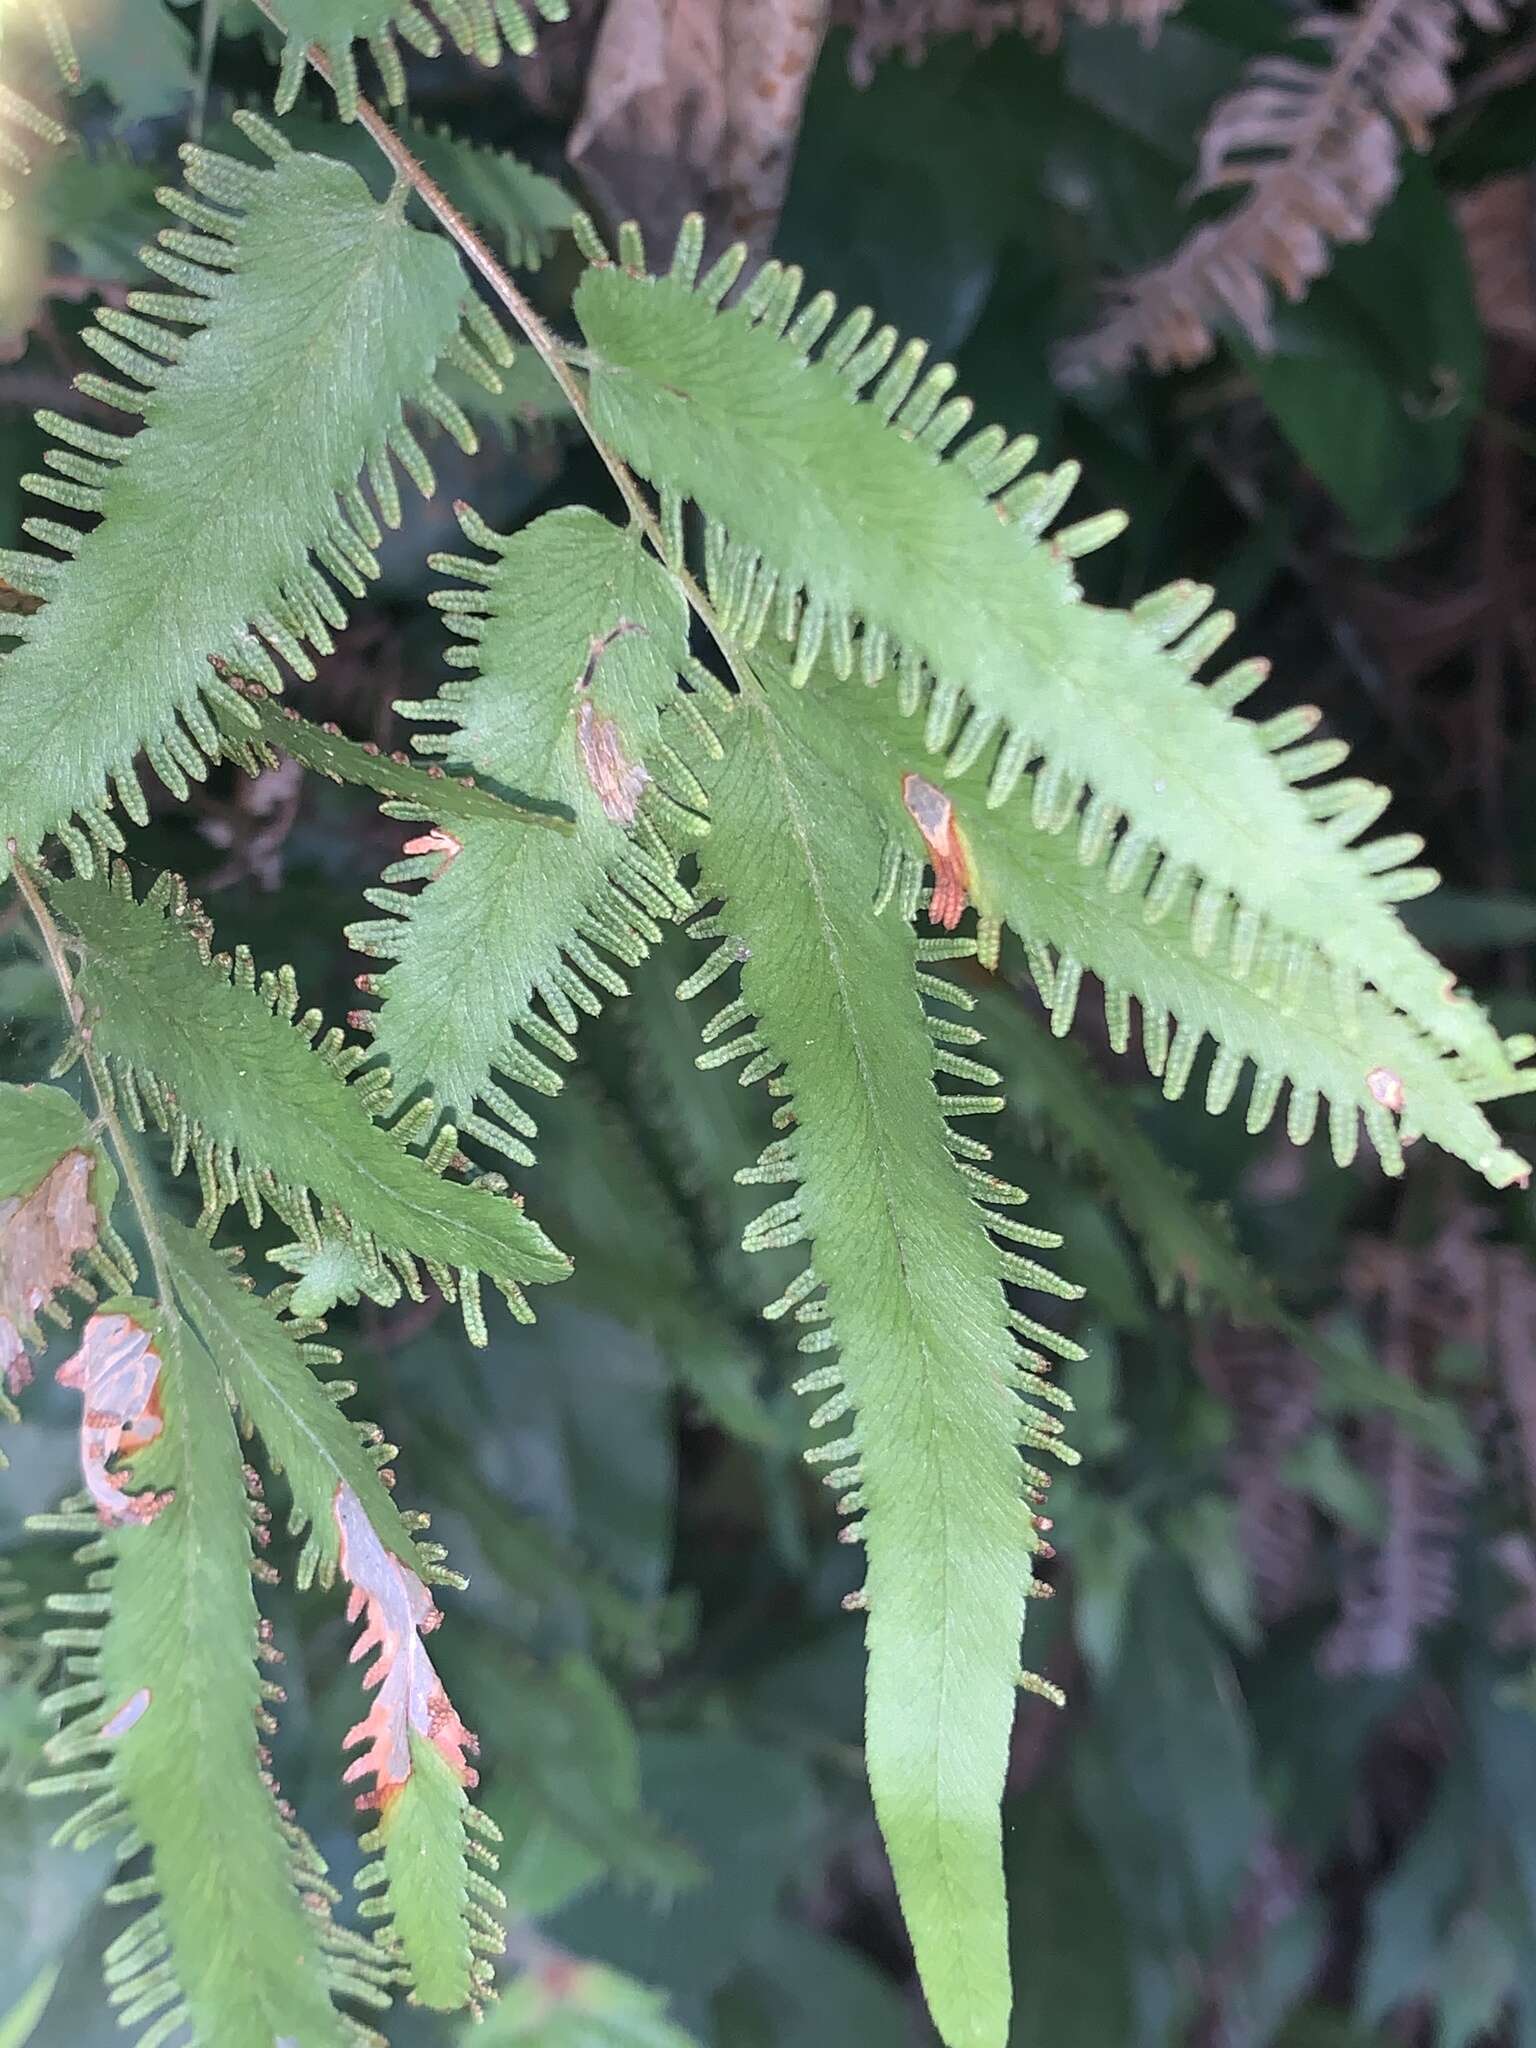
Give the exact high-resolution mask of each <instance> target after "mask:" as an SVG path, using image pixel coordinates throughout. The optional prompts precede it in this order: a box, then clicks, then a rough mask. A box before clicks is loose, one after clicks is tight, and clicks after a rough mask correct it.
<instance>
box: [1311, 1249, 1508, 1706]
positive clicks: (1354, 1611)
mask: <svg viewBox="0 0 1536 2048" xmlns="http://www.w3.org/2000/svg"><path fill="white" fill-rule="evenodd" d="M1484 1220H1485V1219H1484V1218H1483V1217H1482V1216H1481V1215H1480V1214H1479V1213H1478V1212H1477V1211H1475V1210H1471V1209H1468V1210H1463V1211H1461V1212H1459V1213H1458V1214H1457V1215H1456V1216H1454V1217H1453V1218H1452V1219H1451V1221H1450V1222H1449V1223H1448V1224H1447V1226H1446V1228H1445V1229H1444V1230H1443V1231H1442V1232H1441V1233H1440V1235H1439V1236H1438V1237H1437V1238H1436V1239H1435V1240H1434V1242H1433V1243H1431V1244H1429V1245H1427V1246H1424V1247H1422V1248H1412V1249H1410V1248H1409V1247H1406V1246H1403V1245H1398V1244H1392V1243H1387V1242H1384V1241H1381V1240H1377V1239H1371V1238H1362V1239H1360V1240H1359V1241H1358V1242H1357V1244H1356V1245H1355V1247H1354V1250H1353V1252H1352V1253H1351V1256H1350V1259H1349V1262H1348V1265H1347V1267H1346V1271H1345V1288H1346V1291H1347V1292H1348V1293H1349V1295H1350V1296H1351V1297H1352V1298H1353V1300H1354V1301H1355V1302H1356V1304H1357V1305H1358V1307H1359V1309H1360V1311H1361V1313H1362V1315H1363V1317H1364V1319H1365V1322H1366V1325H1367V1327H1368V1328H1369V1329H1370V1330H1371V1331H1372V1333H1373V1335H1374V1338H1375V1342H1376V1347H1377V1351H1378V1355H1379V1357H1380V1360H1381V1364H1382V1366H1383V1367H1384V1369H1385V1370H1386V1371H1387V1372H1388V1373H1390V1374H1391V1375H1392V1376H1393V1377H1394V1378H1396V1379H1400V1380H1402V1381H1403V1382H1404V1383H1405V1384H1406V1385H1410V1386H1415V1387H1419V1388H1421V1389H1423V1388H1424V1387H1425V1386H1426V1385H1427V1384H1428V1383H1430V1382H1431V1381H1432V1377H1433V1373H1434V1369H1435V1364H1436V1361H1437V1359H1438V1357H1439V1355H1440V1353H1441V1352H1442V1351H1443V1349H1444V1348H1445V1347H1446V1346H1447V1345H1450V1344H1455V1345H1458V1346H1464V1347H1466V1348H1467V1349H1468V1350H1469V1351H1471V1352H1473V1353H1475V1354H1476V1355H1478V1356H1480V1357H1482V1358H1484V1359H1486V1358H1487V1357H1488V1355H1489V1350H1490V1343H1491V1336H1492V1331H1491V1326H1490V1306H1491V1302H1490V1289H1489V1280H1490V1271H1491V1257H1492V1256H1493V1255H1491V1254H1490V1250H1489V1248H1488V1247H1487V1246H1486V1245H1484V1244H1483V1243H1482V1242H1481V1236H1482V1230H1483V1227H1484ZM1356 1455H1357V1461H1358V1464H1359V1467H1360V1469H1361V1470H1362V1471H1363V1472H1365V1474H1366V1475H1367V1476H1368V1477H1369V1478H1370V1479H1371V1480H1373V1481H1374V1483H1375V1484H1376V1486H1377V1487H1378V1489H1379V1490H1380V1493H1381V1497H1382V1503H1383V1506H1384V1508H1385V1511H1386V1524H1385V1527H1384V1529H1383V1532H1382V1534H1381V1536H1380V1538H1379V1540H1374V1541H1372V1540H1367V1539H1364V1538H1360V1537H1355V1538H1351V1539H1349V1540H1348V1541H1346V1543H1345V1546H1344V1554H1343V1557H1342V1560H1341V1568H1340V1574H1339V1619H1338V1621H1337V1623H1336V1624H1335V1626H1334V1627H1333V1629H1332V1630H1331V1631H1330V1632H1329V1634H1328V1636H1327V1638H1326V1639H1325V1640H1324V1642H1323V1644H1322V1647H1321V1662H1322V1665H1323V1668H1324V1669H1325V1670H1326V1671H1327V1672H1329V1673H1330V1675H1332V1676H1334V1677H1342V1676H1358V1675H1361V1674H1370V1675H1372V1676H1375V1677H1382V1676H1387V1675H1390V1674H1392V1673H1395V1672H1400V1671H1406V1670H1407V1669H1408V1667H1409V1665H1410V1664H1411V1663H1412V1661H1413V1658H1414V1655H1415V1652H1416V1650H1417V1647H1418V1644H1419V1640H1420V1638H1421V1637H1422V1636H1423V1635H1425V1634H1426V1633H1427V1632H1428V1631H1429V1630H1430V1629H1432V1628H1434V1627H1436V1626H1437V1625H1438V1624H1439V1623H1440V1622H1442V1621H1444V1620H1445V1619H1446V1617H1447V1616H1448V1615H1449V1614H1450V1613H1451V1612H1452V1610H1453V1608H1454V1607H1455V1604H1456V1593H1457V1553H1458V1550H1459V1548H1460V1544H1461V1540H1462V1534H1463V1530H1464V1527H1465V1519H1466V1507H1465V1494H1466V1481H1465V1479H1464V1478H1462V1477H1460V1476H1458V1475H1457V1474H1456V1473H1455V1472H1453V1471H1452V1470H1451V1468H1450V1466H1449V1465H1448V1464H1447V1463H1445V1461H1444V1460H1442V1459H1440V1458H1438V1457H1436V1456H1435V1455H1434V1453H1433V1452H1432V1451H1431V1450H1429V1449H1428V1448H1426V1446H1425V1445H1424V1444H1423V1443H1422V1442H1421V1441H1419V1440H1417V1439H1416V1438H1415V1437H1413V1436H1412V1435H1410V1434H1409V1432H1408V1431H1407V1430H1406V1429H1405V1428H1404V1427H1403V1424H1402V1423H1401V1421H1400V1420H1399V1419H1398V1418H1397V1417H1396V1416H1394V1415H1393V1414H1391V1413H1390V1412H1389V1411H1379V1412H1377V1413H1375V1414H1372V1415H1370V1416H1368V1417H1367V1418H1366V1419H1365V1421H1364V1422H1363V1423H1362V1424H1361V1428H1360V1435H1359V1440H1358V1442H1357V1444H1356Z"/></svg>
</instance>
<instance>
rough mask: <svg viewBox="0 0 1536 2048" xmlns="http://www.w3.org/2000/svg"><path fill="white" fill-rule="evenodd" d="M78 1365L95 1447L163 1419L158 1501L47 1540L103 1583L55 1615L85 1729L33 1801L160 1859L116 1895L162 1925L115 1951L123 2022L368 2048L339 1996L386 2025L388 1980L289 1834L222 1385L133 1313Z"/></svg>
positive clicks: (55, 1703)
mask: <svg viewBox="0 0 1536 2048" xmlns="http://www.w3.org/2000/svg"><path fill="white" fill-rule="evenodd" d="M80 1361H83V1367H82V1370H83V1372H84V1375H85V1377H84V1381H83V1390H84V1391H85V1392H86V1394H87V1397H88V1405H91V1404H94V1407H95V1419H94V1425H91V1424H88V1425H87V1432H88V1431H89V1428H90V1427H91V1426H94V1427H96V1428H97V1429H99V1428H100V1427H101V1419H102V1417H103V1416H107V1417H111V1418H113V1419H120V1420H121V1421H122V1422H123V1423H125V1424H141V1423H143V1419H144V1418H145V1417H147V1416H150V1415H153V1414H155V1413H156V1411H158V1414H159V1415H160V1416H161V1417H163V1428H159V1429H158V1430H152V1429H150V1428H149V1427H148V1426H147V1425H146V1426H143V1427H142V1428H141V1432H140V1435H139V1438H138V1440H137V1441H138V1445H139V1447H138V1448H136V1449H135V1450H134V1451H133V1455H132V1472H131V1481H130V1482H128V1483H131V1484H132V1485H133V1486H134V1487H136V1488H140V1487H144V1486H149V1487H152V1488H155V1489H159V1490H157V1491H153V1492H149V1493H145V1492H142V1491H137V1492H134V1493H132V1494H128V1495H126V1496H124V1498H125V1500H126V1504H127V1505H126V1510H125V1511H122V1512H120V1513H119V1514H118V1516H117V1518H116V1519H115V1520H114V1521H113V1522H111V1523H109V1524H108V1525H107V1526H105V1527H103V1526H101V1524H100V1523H98V1520H97V1518H96V1517H95V1516H92V1515H89V1514H84V1513H77V1512H73V1511H71V1512H67V1513H65V1514H62V1515H57V1516H43V1517H38V1518H36V1520H35V1521H34V1523H33V1525H32V1526H33V1527H34V1528H38V1529H42V1530H54V1531H58V1532H62V1533H66V1534H70V1535H75V1536H80V1537H84V1538H85V1539H87V1540H86V1543H85V1547H84V1549H83V1550H82V1551H81V1552H80V1559H81V1562H82V1563H83V1564H85V1565H86V1566H87V1567H88V1568H89V1577H88V1578H87V1581H86V1584H87V1587H88V1589H89V1590H88V1591H87V1592H85V1593H81V1594H57V1595H55V1596H53V1598H52V1599H51V1600H50V1602H49V1604H50V1606H51V1607H52V1608H53V1610H54V1612H55V1614H56V1615H57V1616H58V1617H59V1618H60V1620H61V1622H62V1623H64V1624H65V1625H62V1626H59V1627H57V1628H55V1629H54V1630H53V1631H52V1632H51V1634H50V1636H49V1638H48V1640H49V1641H50V1642H51V1643H52V1645H53V1646H54V1647H55V1648H56V1649H58V1650H61V1651H63V1652H64V1653H65V1655H66V1657H67V1667H66V1668H67V1672H68V1679H69V1682H68V1683H66V1684H65V1686H64V1687H63V1689H62V1690H60V1691H58V1692H56V1693H54V1694H53V1695H52V1697H51V1702H50V1704H51V1707H52V1709H53V1712H54V1714H55V1715H56V1716H57V1717H59V1718H61V1719H62V1718H65V1717H68V1719H67V1725H66V1726H65V1727H64V1728H63V1729H62V1730H61V1732H60V1733H59V1735H57V1736H56V1737H55V1738H54V1739H53V1741H52V1742H51V1743H50V1745H49V1750H48V1755H49V1760H50V1762H51V1763H52V1764H53V1766H54V1773H55V1774H54V1775H53V1776H52V1777H50V1778H47V1779H44V1780H43V1781H42V1782H41V1784H40V1785H39V1786H38V1787H37V1788H36V1789H37V1790H38V1791H39V1792H41V1793H42V1794H45V1795H47V1794H56V1795H74V1796H80V1795H83V1796H84V1797H85V1800H86V1804H85V1805H84V1806H83V1807H81V1808H80V1809H79V1810H78V1811H77V1812H76V1813H75V1815H74V1816H73V1817H72V1818H71V1819H70V1820H69V1821H68V1822H67V1823H66V1824H65V1826H64V1827H63V1828H62V1829H61V1830H60V1833H59V1837H58V1839H60V1840H64V1841H69V1842H72V1843H74V1844H76V1845H78V1846H81V1847H86V1846H89V1845H91V1844H93V1843H95V1842H98V1841H102V1840H109V1841H113V1842H115V1843H116V1844H117V1847H118V1852H119V1854H120V1855H121V1856H122V1857H123V1858H125V1859H131V1858H134V1857H137V1856H139V1855H140V1854H141V1853H142V1852H145V1851H147V1856H148V1860H147V1867H146V1869H145V1870H144V1871H143V1872H142V1873H138V1872H135V1873H134V1874H133V1875H131V1876H129V1877H128V1878H127V1880H126V1881H125V1882H123V1883H121V1884H120V1885H119V1886H118V1887H117V1888H116V1890H115V1892H113V1893H109V1897H111V1898H114V1899H115V1901H116V1902H117V1903H121V1904H125V1905H126V1904H141V1903H142V1904H145V1911H144V1912H143V1913H142V1914H141V1915H140V1916H139V1917H138V1918H137V1919H136V1920H135V1921H134V1922H133V1924H132V1925H131V1926H130V1927H129V1928H128V1929H127V1930H126V1932H124V1933H123V1934H121V1935H119V1936H118V1937H117V1939H116V1940H115V1941H114V1942H113V1943H112V1944H111V1946H110V1947H109V1948H108V1950H107V1971H108V1979H109V1984H110V1987H111V1996H112V2000H113V2003H114V2004H115V2005H116V2006H117V2007H118V2008H119V2015H118V2016H119V2020H120V2022H121V2023H122V2024H123V2025H125V2026H137V2025H141V2024H142V2025H143V2026H144V2028H145V2031H144V2032H143V2034H142V2035H141V2036H140V2048H163V2044H167V2043H169V2042H171V2041H173V2040H174V2041H183V2040H190V2041H192V2042H194V2043H197V2044H202V2048H213V2044H214V2043H217V2044H218V2048H272V2043H273V2042H274V2041H277V2040H283V2039H290V2040H295V2041H303V2042H304V2043H305V2048H311V2044H312V2048H347V2044H348V2043H351V2042H354V2041H356V2039H357V2038H358V2033H359V2031H360V2030H359V2029H358V2028H357V2027H356V2026H355V2025H354V2023H353V2022H351V2021H350V2020H347V2019H345V2018H344V2017H343V2015H342V2014H341V2013H340V2012H339V2011H338V2009H337V2007H336V2006H335V2004H334V2003H333V1993H335V1994H340V1995H343V1996H346V1997H348V1998H349V1999H360V2000H362V2001H363V2002H365V2003H367V2004H369V2005H382V2004H385V2003H387V2002H388V2001H387V1996H386V1994H385V1992H384V1989H383V1982H384V1980H385V1978H386V1976H387V1972H386V1971H384V1970H382V1969H381V1968H380V1965H379V1963H378V1961H377V1959H376V1957H375V1953H374V1951H373V1949H372V1948H371V1946H370V1945H369V1944H368V1943H366V1942H364V1941H363V1940H361V1939H360V1938H359V1937H356V1936H352V1935H349V1934H348V1933H347V1932H346V1930H344V1929H342V1928H340V1927H338V1926H336V1925H335V1924H334V1923H333V1922H332V1921H331V1919H330V1913H329V1903H328V1901H329V1899H331V1898H333V1897H334V1894H332V1893H330V1892H329V1888H328V1887H327V1886H326V1884H325V1881H324V1866H323V1865H322V1864H321V1863H320V1861H319V1858H318V1857H317V1856H316V1854H315V1851H314V1849H313V1847H312V1846H311V1845H310V1844H309V1843H308V1841H307V1840H306V1839H305V1838H304V1836H303V1835H302V1834H301V1832H300V1831H299V1830H298V1829H297V1828H296V1827H294V1826H293V1825H292V1823H291V1822H289V1821H287V1820H285V1819H284V1818H283V1816H282V1814H281V1812H280V1810H279V1807H278V1804H277V1801H276V1798H275V1794H274V1788H273V1783H272V1778H271V1773H270V1771H269V1770H268V1769H267V1768H266V1766H265V1763H264V1761H263V1757H262V1754H261V1752H260V1750H259V1749H258V1742H259V1740H260V1735H259V1730H260V1728H261V1727H263V1726H268V1725H270V1722H269V1719H268V1716H267V1710H266V1708H265V1706H264V1704H263V1702H264V1700H265V1699H267V1698H270V1697H271V1696H272V1695H273V1691H274V1688H273V1687H272V1686H271V1685H270V1684H268V1683H266V1682H264V1681H263V1680H262V1679H261V1677H260V1676H259V1664H260V1662H261V1661H262V1659H263V1658H264V1656H268V1655H270V1653H269V1652H267V1651H266V1648H265V1645H264V1644H263V1642H262V1640H261V1635H260V1627H259V1617H258V1614H257V1608H256V1601H255V1598H254V1595H253V1592H252V1586H251V1575H252V1570H253V1552H252V1503H251V1502H250V1500H249V1498H248V1495H247V1492H246V1485H245V1480H244V1477H243V1475H242V1471H241V1455H240V1442H239V1437H238V1435H237V1434H236V1431H235V1426H234V1420H233V1417H232V1416H231V1415H230V1412H229V1409H228V1407H227V1406H226V1404H225V1402H224V1399H223V1396H222V1394H221V1393H220V1391H219V1382H218V1374H217V1371H216V1369H215V1367H214V1365H213V1363H212V1361H211V1360H210V1359H209V1358H208V1357H206V1355H205V1354H204V1353H203V1351H202V1348H201V1346H200V1345H199V1344H198V1343H197V1340H196V1339H195V1338H194V1337H193V1336H192V1335H191V1334H190V1333H189V1332H188V1331H187V1330H186V1329H185V1328H183V1327H180V1326H178V1325H177V1324H176V1323H175V1321H174V1320H173V1318H171V1317H170V1316H169V1315H166V1314H164V1313H162V1312H161V1311H159V1310H157V1309H156V1308H155V1307H154V1306H153V1305H152V1304H149V1303H145V1302H137V1301H132V1300H124V1301H119V1302H116V1303H113V1304H110V1305H109V1307H108V1308H107V1309H105V1310H103V1311H102V1312H100V1313H99V1314H98V1315H97V1316H95V1317H94V1318H93V1319H92V1321H91V1323H90V1324H88V1325H87V1326H86V1331H85V1336H84V1341H83V1344H82V1350H81V1354H80ZM77 1362H79V1361H77ZM134 1375H137V1378H136V1380H135V1379H134V1377H133V1376H134ZM130 1383H131V1384H130ZM368 2038H370V2039H372V2038H374V2037H372V2036H369V2037H368Z"/></svg>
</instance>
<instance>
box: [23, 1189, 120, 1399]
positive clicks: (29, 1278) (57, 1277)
mask: <svg viewBox="0 0 1536 2048" xmlns="http://www.w3.org/2000/svg"><path fill="white" fill-rule="evenodd" d="M95 1165H96V1160H95V1156H94V1155H93V1154H92V1153H90V1152H84V1151H75V1152H67V1153H66V1154H65V1155H64V1157H63V1158H62V1159H61V1160H60V1161H59V1162H58V1164H57V1165H56V1166H55V1167H54V1168H53V1169H52V1170H51V1172H49V1173H48V1174H46V1175H45V1176H44V1178H43V1179H42V1180H41V1181H40V1182H39V1183H38V1185H37V1186H36V1187H35V1188H33V1190H32V1191H31V1193H30V1194H27V1195H17V1196H13V1197H12V1198H11V1199H10V1200H9V1201H5V1202H0V1378H3V1380H4V1383H5V1385H6V1387H7V1388H8V1390H9V1391H10V1392H11V1393H12V1394H18V1393H20V1391H21V1389H22V1388H23V1387H24V1386H26V1384H27V1382H28V1381H29V1380H30V1379H31V1377H32V1368H31V1365H30V1364H29V1362H28V1360H27V1356H26V1353H25V1352H24V1351H23V1349H22V1338H23V1336H29V1335H34V1336H35V1334H36V1331H37V1319H38V1317H39V1315H41V1314H42V1313H43V1311H44V1310H46V1309H47V1307H48V1306H49V1304H50V1303H51V1302H52V1301H53V1299H54V1297H55V1295H57V1293H58V1292H59V1289H60V1288H61V1287H63V1286H64V1285H65V1284H66V1282H67V1281H68V1280H69V1278H70V1275H71V1273H72V1271H73V1268H74V1262H75V1259H76V1258H77V1257H78V1256H79V1254H80V1253H82V1252H88V1251H90V1250H91V1249H92V1248H93V1246H94V1245H95V1243H96V1236H97V1219H96V1207H95V1204H94V1203H93V1202H92V1200H91V1174H92V1172H93V1170H94V1168H95Z"/></svg>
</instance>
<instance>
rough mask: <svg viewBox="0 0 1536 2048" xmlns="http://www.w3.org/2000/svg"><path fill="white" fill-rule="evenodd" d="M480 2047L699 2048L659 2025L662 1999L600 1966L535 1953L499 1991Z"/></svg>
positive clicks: (677, 2030) (560, 1954) (668, 2023)
mask: <svg viewBox="0 0 1536 2048" xmlns="http://www.w3.org/2000/svg"><path fill="white" fill-rule="evenodd" d="M480 2039H481V2040H482V2041H483V2044H484V2048H514V2044H517V2048H578V2044H583V2048H584V2044H586V2043H589V2042H590V2043H592V2044H594V2048H595V2044H596V2043H598V2042H601V2043H603V2048H699V2042H698V2038H697V2037H696V2036H695V2035H693V2034H689V2033H685V2032H684V2031H683V2029H682V2028H681V2027H679V2026H676V2025H675V2024H674V2023H673V2022H672V2020H670V2019H669V2018H668V2017H667V2001H666V1997H665V1995H664V1993H662V1992H660V1991H653V1990H652V1989H651V1988H650V1986H649V1985H647V1984H640V1983H637V1982H636V1980H635V1979H634V1978H633V1977H626V1976H625V1975H624V1973H623V1972H622V1971H621V1970H610V1969H609V1968H608V1966H607V1964H606V1963H589V1962H586V1961H583V1960H582V1959H581V1958H580V1957H578V1956H570V1955H566V1954H565V1952H564V1951H563V1950H562V1949H555V1948H542V1947H541V1950H540V1953H539V1955H538V1957H537V1959H536V1960H535V1961H533V1962H532V1963H530V1964H529V1965H528V1966H527V1967H526V1968H525V1969H523V1970H521V1971H520V1972H519V1973H518V1975H517V1976H516V1977H514V1978H513V1980H512V1982H511V1983H510V1984H509V1985H508V1986H507V1989H506V1994H505V1996H504V1997H503V1998H502V2001H501V2003H500V2005H499V2006H498V2007H497V2009H496V2011H495V2013H494V2014H493V2016H492V2018H491V2020H490V2023H489V2024H488V2025H487V2027H486V2030H485V2033H484V2035H483V2036H481V2037H480Z"/></svg>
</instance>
